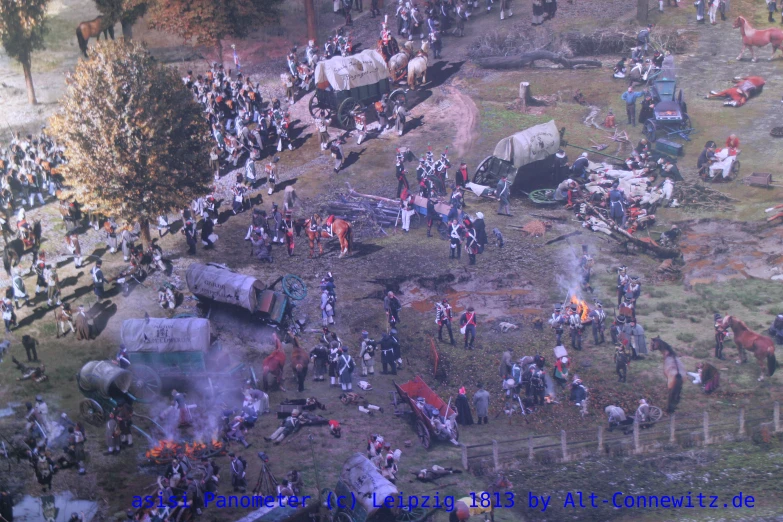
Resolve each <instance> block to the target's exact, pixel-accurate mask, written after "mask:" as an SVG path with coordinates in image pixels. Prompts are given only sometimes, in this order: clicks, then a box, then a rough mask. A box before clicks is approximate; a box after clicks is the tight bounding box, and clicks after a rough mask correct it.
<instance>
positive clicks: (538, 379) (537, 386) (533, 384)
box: [530, 366, 546, 406]
mask: <svg viewBox="0 0 783 522" xmlns="http://www.w3.org/2000/svg"><path fill="white" fill-rule="evenodd" d="M544 379H545V377H544V371H543V370H542V369H540V368H538V369H536V367H535V366H534V367H533V368H532V369H531V376H530V389H531V391H532V392H533V404H536V403H538V404H541V405H542V406H543V405H544V395H545V394H546V381H545V380H544Z"/></svg>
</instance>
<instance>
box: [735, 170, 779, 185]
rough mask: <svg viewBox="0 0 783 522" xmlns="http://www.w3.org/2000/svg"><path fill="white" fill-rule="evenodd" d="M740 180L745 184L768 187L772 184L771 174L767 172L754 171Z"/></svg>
mask: <svg viewBox="0 0 783 522" xmlns="http://www.w3.org/2000/svg"><path fill="white" fill-rule="evenodd" d="M742 181H743V182H744V183H745V184H746V185H752V186H754V187H764V188H769V187H771V186H772V174H770V173H768V172H754V173H752V174H751V175H750V176H748V177H747V178H745V179H744V180H742Z"/></svg>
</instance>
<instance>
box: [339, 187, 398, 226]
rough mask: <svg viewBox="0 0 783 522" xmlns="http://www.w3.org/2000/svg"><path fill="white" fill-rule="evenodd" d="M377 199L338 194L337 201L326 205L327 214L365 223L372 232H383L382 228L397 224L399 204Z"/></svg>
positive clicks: (361, 223) (352, 221)
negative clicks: (374, 200)
mask: <svg viewBox="0 0 783 522" xmlns="http://www.w3.org/2000/svg"><path fill="white" fill-rule="evenodd" d="M391 201H392V200H390V202H385V201H378V202H370V201H366V200H363V199H360V198H356V197H350V196H342V195H341V196H340V199H339V200H338V201H331V202H329V203H327V205H326V211H327V215H330V214H334V217H336V218H340V219H344V220H346V221H350V222H351V223H357V224H360V225H367V226H369V227H370V228H372V230H373V233H376V232H378V231H381V232H383V229H384V228H393V227H394V225H395V223H397V224H398V225H399V222H398V220H399V219H400V206H399V204H397V205H394V204H393V203H391Z"/></svg>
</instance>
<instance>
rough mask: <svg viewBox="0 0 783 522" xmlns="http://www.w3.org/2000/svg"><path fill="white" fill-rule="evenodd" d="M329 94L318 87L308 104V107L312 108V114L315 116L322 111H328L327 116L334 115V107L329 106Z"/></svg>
mask: <svg viewBox="0 0 783 522" xmlns="http://www.w3.org/2000/svg"><path fill="white" fill-rule="evenodd" d="M327 96H328V95H327V94H325V93H323V92H319V91H318V90H317V89H316V91H315V92H314V93H313V96H312V97H311V98H310V103H309V104H308V109H310V116H312V117H313V118H315V117H317V116H318V114H319V113H320V111H322V110H323V111H326V117H327V118H331V117H332V108H331V107H330V106H329V100H328V99H327Z"/></svg>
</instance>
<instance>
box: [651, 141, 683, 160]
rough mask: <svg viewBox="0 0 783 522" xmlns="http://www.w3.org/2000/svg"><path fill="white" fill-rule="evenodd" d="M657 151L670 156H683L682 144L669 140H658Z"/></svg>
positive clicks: (656, 143)
mask: <svg viewBox="0 0 783 522" xmlns="http://www.w3.org/2000/svg"><path fill="white" fill-rule="evenodd" d="M655 150H657V151H658V152H663V153H664V154H668V155H670V156H682V144H680V143H675V142H673V141H669V140H658V141H656V142H655Z"/></svg>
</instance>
